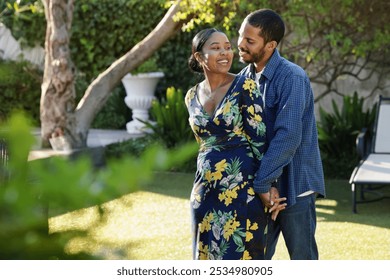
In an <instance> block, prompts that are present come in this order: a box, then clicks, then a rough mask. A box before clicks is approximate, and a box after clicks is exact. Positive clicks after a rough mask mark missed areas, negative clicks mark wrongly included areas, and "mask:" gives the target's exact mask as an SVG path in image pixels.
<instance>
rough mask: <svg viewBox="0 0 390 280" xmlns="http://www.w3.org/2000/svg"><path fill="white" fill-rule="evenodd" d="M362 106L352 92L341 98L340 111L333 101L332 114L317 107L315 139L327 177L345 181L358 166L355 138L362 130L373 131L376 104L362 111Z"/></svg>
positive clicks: (361, 99)
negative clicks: (318, 112) (316, 132)
mask: <svg viewBox="0 0 390 280" xmlns="http://www.w3.org/2000/svg"><path fill="white" fill-rule="evenodd" d="M363 104H364V98H362V97H361V98H359V97H358V94H357V92H355V93H354V94H353V96H352V97H351V96H344V98H343V104H342V107H341V109H339V108H338V106H337V104H336V101H335V100H332V107H333V112H330V113H327V112H326V111H325V110H324V109H323V108H321V107H320V120H319V123H318V138H319V145H320V150H321V154H322V159H323V165H324V172H325V176H326V177H329V178H342V179H347V178H349V176H350V175H351V173H352V171H353V168H354V167H355V166H356V165H357V164H358V162H359V159H358V155H357V153H356V144H355V143H356V137H357V135H358V134H359V132H360V131H361V129H362V128H369V129H371V128H372V125H373V123H374V121H375V114H376V105H375V106H374V107H373V108H371V109H368V110H367V111H364V110H363Z"/></svg>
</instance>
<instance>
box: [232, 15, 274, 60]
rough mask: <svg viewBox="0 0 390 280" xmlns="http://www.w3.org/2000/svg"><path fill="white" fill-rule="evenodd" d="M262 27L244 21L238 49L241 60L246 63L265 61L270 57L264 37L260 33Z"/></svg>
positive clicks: (240, 31)
mask: <svg viewBox="0 0 390 280" xmlns="http://www.w3.org/2000/svg"><path fill="white" fill-rule="evenodd" d="M259 33H260V29H259V28H257V27H254V26H252V25H250V24H249V23H247V22H246V21H244V22H243V23H242V25H241V28H240V30H239V37H238V49H239V55H240V61H242V62H244V63H259V64H262V63H265V62H266V60H267V59H268V57H267V54H266V49H265V47H266V44H265V42H264V38H262V37H260V35H259Z"/></svg>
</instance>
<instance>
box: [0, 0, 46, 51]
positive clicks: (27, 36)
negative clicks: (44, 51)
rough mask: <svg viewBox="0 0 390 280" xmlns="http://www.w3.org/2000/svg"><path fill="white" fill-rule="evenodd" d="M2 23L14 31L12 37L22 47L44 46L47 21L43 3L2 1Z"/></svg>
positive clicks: (29, 0)
mask: <svg viewBox="0 0 390 280" xmlns="http://www.w3.org/2000/svg"><path fill="white" fill-rule="evenodd" d="M0 22H2V23H4V24H5V25H6V26H7V27H8V28H10V29H11V30H12V35H13V36H14V37H15V38H16V39H17V40H19V42H21V44H22V46H30V47H34V46H36V45H40V46H43V45H44V44H43V43H44V40H45V32H46V20H45V13H44V9H43V4H42V1H31V0H8V1H2V2H1V3H0ZM26 26H28V28H26Z"/></svg>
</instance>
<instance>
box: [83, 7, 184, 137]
mask: <svg viewBox="0 0 390 280" xmlns="http://www.w3.org/2000/svg"><path fill="white" fill-rule="evenodd" d="M179 9H180V1H177V2H176V3H175V4H174V5H173V6H171V8H170V9H169V10H168V12H167V13H166V14H165V16H164V18H163V19H162V20H161V21H160V23H159V24H158V25H157V26H156V28H155V29H154V30H153V31H152V32H151V33H149V34H148V35H147V36H146V37H145V38H144V39H143V40H142V41H141V42H139V43H138V44H137V45H135V46H134V47H133V48H132V49H131V50H130V51H129V52H127V53H126V54H125V55H124V56H122V57H121V58H119V59H118V60H117V61H115V62H114V63H113V64H112V65H111V66H110V67H109V68H108V69H107V70H106V71H104V72H103V73H101V74H100V75H99V76H98V77H97V78H96V79H95V80H94V81H93V82H92V83H91V84H90V85H89V87H88V89H87V90H86V93H85V95H84V97H83V98H82V99H81V101H80V103H79V104H78V106H77V109H76V119H77V128H76V131H77V134H78V135H80V136H81V138H80V140H81V142H80V144H82V143H85V139H86V138H87V134H88V130H89V127H90V125H91V123H92V121H93V119H94V117H95V116H96V114H97V113H98V112H99V111H100V109H101V108H102V107H103V105H104V104H105V102H106V101H107V99H108V97H109V94H110V92H111V91H112V90H113V89H114V88H115V86H117V85H118V84H119V83H120V81H121V79H122V78H123V76H124V75H126V74H127V73H128V72H130V71H131V70H133V69H135V68H136V67H137V66H139V65H140V64H141V63H142V62H143V61H145V60H146V59H147V58H149V57H150V56H152V54H153V53H154V52H155V51H156V50H158V49H159V48H160V47H161V45H163V44H164V43H165V42H166V41H167V40H168V39H169V38H171V37H172V36H173V35H175V34H176V33H177V32H178V31H179V30H180V27H181V26H182V24H183V23H184V22H183V21H181V22H178V21H176V22H175V21H174V20H173V16H174V15H175V14H176V13H177V12H178V11H179Z"/></svg>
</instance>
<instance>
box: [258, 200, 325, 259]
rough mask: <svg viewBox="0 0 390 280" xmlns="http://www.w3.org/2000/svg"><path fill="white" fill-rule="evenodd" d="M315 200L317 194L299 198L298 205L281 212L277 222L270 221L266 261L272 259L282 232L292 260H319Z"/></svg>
mask: <svg viewBox="0 0 390 280" xmlns="http://www.w3.org/2000/svg"><path fill="white" fill-rule="evenodd" d="M315 199H316V195H315V194H311V195H308V196H304V197H298V198H297V203H296V204H294V205H293V206H291V207H288V208H286V209H285V210H283V211H281V212H279V215H278V217H277V219H276V221H272V220H271V219H269V223H268V233H267V237H266V239H267V244H266V248H267V249H266V253H265V259H266V260H270V259H272V256H273V255H274V253H275V247H276V244H277V242H278V238H279V234H280V233H281V232H282V234H283V238H284V240H285V242H286V247H287V250H288V253H289V254H290V259H292V260H318V249H317V243H316V240H315V236H314V235H315V230H316V224H317V223H316V209H315Z"/></svg>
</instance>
